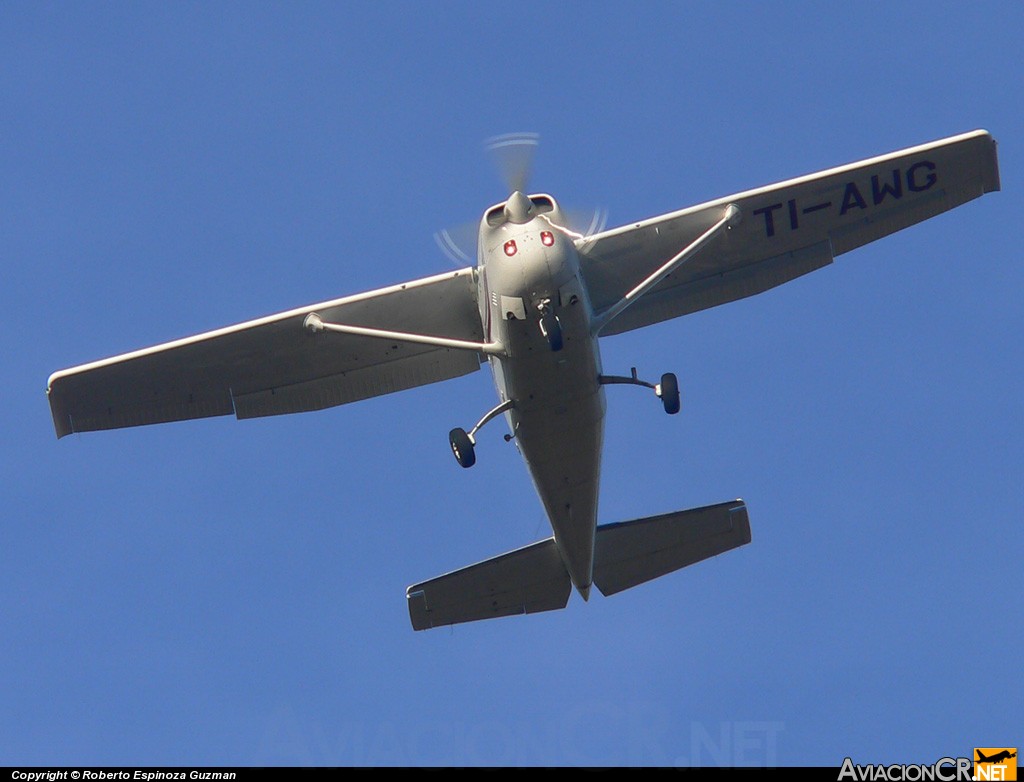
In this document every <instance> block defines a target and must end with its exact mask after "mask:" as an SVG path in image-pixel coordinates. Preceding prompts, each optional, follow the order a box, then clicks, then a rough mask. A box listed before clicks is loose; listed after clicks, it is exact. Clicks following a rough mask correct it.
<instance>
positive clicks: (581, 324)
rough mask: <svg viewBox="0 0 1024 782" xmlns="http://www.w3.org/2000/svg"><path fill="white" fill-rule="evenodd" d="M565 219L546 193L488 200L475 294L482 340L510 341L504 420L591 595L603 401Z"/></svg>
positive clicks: (498, 376)
mask: <svg viewBox="0 0 1024 782" xmlns="http://www.w3.org/2000/svg"><path fill="white" fill-rule="evenodd" d="M562 226H564V219H563V216H562V214H561V213H560V210H559V209H558V206H557V204H556V203H555V202H554V200H553V199H551V198H550V196H532V197H530V198H527V197H526V196H523V195H522V194H521V193H514V194H513V195H512V197H511V198H510V199H509V201H508V202H507V203H506V204H503V205H498V206H496V207H492V208H491V209H489V210H488V211H487V212H486V213H485V215H484V218H483V220H482V221H481V225H480V234H479V246H478V259H479V266H478V270H479V274H478V286H479V302H480V317H481V321H482V323H483V326H484V334H485V336H486V339H487V340H488V341H490V342H500V343H501V344H502V345H504V347H505V350H504V355H500V356H497V355H495V356H491V357H490V365H491V371H492V373H493V375H494V383H495V386H496V387H497V390H498V395H499V396H500V398H501V400H502V401H506V400H512V401H513V402H514V406H513V408H512V409H511V410H509V411H508V412H507V413H506V419H507V421H508V424H509V426H510V428H511V431H512V434H513V436H514V439H515V442H516V444H517V446H518V448H519V451H520V453H521V454H522V456H523V458H524V460H525V462H526V465H527V468H528V469H529V471H530V476H531V478H532V479H533V483H534V486H535V487H536V489H537V493H538V494H539V495H540V500H541V502H542V503H543V505H544V508H545V510H546V512H547V515H548V519H549V520H550V522H551V527H552V530H553V531H554V536H555V540H556V542H557V544H558V548H559V551H560V553H561V556H562V560H563V561H564V563H565V566H566V569H567V570H568V572H569V576H570V578H571V579H572V582H573V584H574V585H575V586H576V588H577V589H578V590H579V592H580V594H582V595H583V596H584V598H586V597H588V596H589V591H590V585H591V581H592V574H593V564H594V535H595V530H596V526H597V500H598V487H599V482H600V467H601V445H602V438H603V431H604V412H605V400H604V390H603V388H602V386H601V384H600V382H599V376H600V374H601V358H600V354H599V351H598V344H597V336H596V334H594V333H593V315H594V313H593V309H592V307H591V304H590V300H589V297H588V295H587V290H586V287H585V286H584V284H583V279H582V277H581V275H580V266H579V258H578V256H577V254H576V248H575V245H574V243H573V239H572V237H571V236H569V235H567V233H566V232H565V230H564V229H563V228H562ZM542 320H543V321H544V323H543V324H542ZM552 324H553V326H552ZM552 327H554V328H557V329H558V330H559V332H560V337H559V339H558V340H557V343H553V342H552V339H551V337H550V331H551V329H552ZM545 331H547V332H549V333H547V334H546V333H545Z"/></svg>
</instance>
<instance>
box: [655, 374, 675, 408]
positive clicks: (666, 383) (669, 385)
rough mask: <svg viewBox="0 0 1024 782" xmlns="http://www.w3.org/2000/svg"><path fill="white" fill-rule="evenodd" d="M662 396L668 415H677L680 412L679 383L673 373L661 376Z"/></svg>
mask: <svg viewBox="0 0 1024 782" xmlns="http://www.w3.org/2000/svg"><path fill="white" fill-rule="evenodd" d="M660 396H661V403H662V404H663V405H664V406H665V412H666V413H668V414H669V415H675V414H676V413H678V412H679V381H678V380H677V379H676V376H675V375H674V374H672V373H671V372H666V373H665V374H664V375H662V376H661V394H660Z"/></svg>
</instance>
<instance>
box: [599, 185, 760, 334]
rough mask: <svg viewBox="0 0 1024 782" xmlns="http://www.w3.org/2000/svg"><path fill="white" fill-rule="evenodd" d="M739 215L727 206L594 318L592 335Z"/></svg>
mask: <svg viewBox="0 0 1024 782" xmlns="http://www.w3.org/2000/svg"><path fill="white" fill-rule="evenodd" d="M740 214H741V213H740V208H739V207H738V206H736V204H729V206H728V207H726V209H725V214H724V215H722V219H720V220H719V221H718V222H717V223H715V224H714V225H713V226H711V227H710V228H708V230H706V231H705V232H704V233H702V234H701V235H700V236H698V237H697V238H696V239H694V240H693V241H692V242H691V243H690V244H688V245H686V247H684V248H683V249H682V250H680V251H679V252H678V253H677V254H676V255H673V256H672V257H671V258H670V259H669V260H668V261H666V262H665V263H664V264H662V265H661V266H660V267H659V268H658V269H656V270H655V271H654V272H653V273H652V274H651V275H650V276H648V277H647V278H646V279H645V280H644V281H643V282H641V283H640V284H639V285H637V286H636V287H635V288H633V290H631V291H629V293H627V294H626V295H625V296H623V297H622V298H621V299H619V300H618V301H617V302H616V303H615V304H613V305H612V306H610V307H609V308H608V309H606V310H605V311H604V312H602V313H601V314H600V315H598V316H597V317H595V318H594V322H593V324H592V326H591V329H592V331H593V333H594V335H595V336H597V335H598V334H599V333H600V332H601V329H603V328H604V327H605V326H607V325H608V324H609V323H611V322H612V321H613V320H615V318H617V317H618V316H619V315H621V314H622V313H623V311H625V309H626V307H628V306H629V305H630V304H633V303H634V302H635V301H637V300H638V299H639V298H640V297H641V296H643V295H644V294H645V293H647V292H648V291H650V290H651V289H652V288H653V287H654V286H655V285H657V284H658V283H659V282H661V281H662V280H663V279H665V278H666V277H667V276H668V275H670V274H671V273H672V272H674V271H675V270H676V269H678V268H679V267H680V266H682V265H683V264H684V263H686V262H687V261H688V260H690V259H691V258H692V257H693V256H694V255H696V254H697V253H698V252H699V251H700V249H701V248H702V247H704V245H705V244H707V243H708V242H709V241H711V239H713V238H714V237H715V236H717V235H718V234H719V233H720V232H721V231H723V230H725V229H726V228H730V227H732V226H734V225H736V224H737V223H738V222H739V220H740Z"/></svg>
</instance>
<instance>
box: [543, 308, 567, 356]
mask: <svg viewBox="0 0 1024 782" xmlns="http://www.w3.org/2000/svg"><path fill="white" fill-rule="evenodd" d="M540 330H541V333H542V334H543V335H544V336H545V337H547V340H548V347H549V348H551V352H552V353H557V352H558V351H559V350H561V349H562V324H561V323H559V322H558V316H557V315H553V314H551V313H548V314H547V315H544V316H543V317H542V318H541V319H540Z"/></svg>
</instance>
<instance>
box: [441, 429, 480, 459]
mask: <svg viewBox="0 0 1024 782" xmlns="http://www.w3.org/2000/svg"><path fill="white" fill-rule="evenodd" d="M448 443H449V445H451V447H452V453H453V454H455V461H457V462H458V463H459V466H460V467H472V466H473V465H474V464H476V449H475V448H473V441H472V440H470V439H469V435H468V434H466V430H465V429H452V430H451V432H449V433H448Z"/></svg>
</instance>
